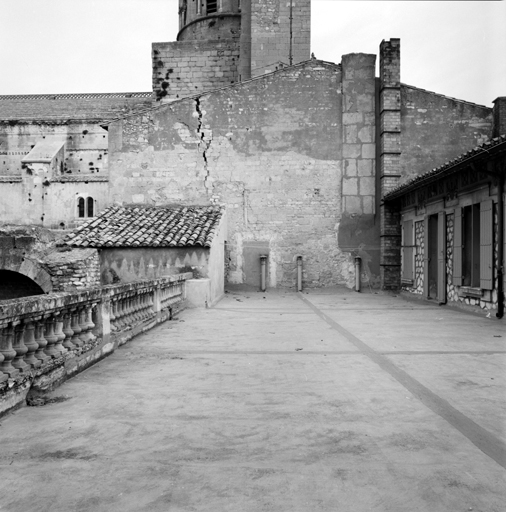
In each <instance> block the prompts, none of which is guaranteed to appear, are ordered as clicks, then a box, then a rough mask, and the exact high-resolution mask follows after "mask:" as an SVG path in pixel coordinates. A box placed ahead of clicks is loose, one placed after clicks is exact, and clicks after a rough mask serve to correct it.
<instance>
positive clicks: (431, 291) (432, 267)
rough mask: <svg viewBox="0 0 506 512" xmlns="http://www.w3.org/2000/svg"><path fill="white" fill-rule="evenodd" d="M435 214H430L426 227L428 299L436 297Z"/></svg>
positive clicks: (436, 252)
mask: <svg viewBox="0 0 506 512" xmlns="http://www.w3.org/2000/svg"><path fill="white" fill-rule="evenodd" d="M437 225H438V222H437V215H431V216H430V217H429V222H428V228H429V236H428V243H429V247H428V248H427V249H428V253H427V256H428V258H429V262H428V263H429V265H428V273H427V274H428V275H427V278H428V280H429V281H428V283H429V286H428V294H427V297H429V298H430V299H436V298H437V296H438V293H437V292H438V290H437V281H438V280H437V266H438V265H437V255H438V251H437Z"/></svg>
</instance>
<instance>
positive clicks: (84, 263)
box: [43, 249, 100, 292]
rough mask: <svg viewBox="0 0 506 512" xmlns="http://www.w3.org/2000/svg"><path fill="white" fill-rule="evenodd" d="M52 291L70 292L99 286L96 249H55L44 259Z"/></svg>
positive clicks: (98, 264) (98, 266) (98, 263)
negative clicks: (61, 250)
mask: <svg viewBox="0 0 506 512" xmlns="http://www.w3.org/2000/svg"><path fill="white" fill-rule="evenodd" d="M43 266H44V268H46V269H47V271H48V273H49V274H50V275H51V281H52V284H53V292H71V291H78V290H84V289H86V288H91V287H93V286H100V258H99V255H98V251H97V250H96V249H72V250H70V251H67V250H65V251H63V252H60V251H56V252H52V253H50V254H49V255H48V256H46V258H45V259H44V263H43Z"/></svg>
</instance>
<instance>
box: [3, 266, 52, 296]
mask: <svg viewBox="0 0 506 512" xmlns="http://www.w3.org/2000/svg"><path fill="white" fill-rule="evenodd" d="M0 281H1V283H2V287H1V288H0V300H10V299H19V298H21V297H30V296H32V295H43V294H44V290H43V289H42V288H41V287H40V286H39V285H38V284H37V283H36V282H35V281H34V280H33V279H30V278H29V277H27V276H25V275H24V274H20V273H19V272H14V271H13V270H5V269H2V270H0Z"/></svg>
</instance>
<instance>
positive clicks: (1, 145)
mask: <svg viewBox="0 0 506 512" xmlns="http://www.w3.org/2000/svg"><path fill="white" fill-rule="evenodd" d="M44 139H46V140H50V139H53V140H61V141H62V142H64V143H65V158H64V161H63V172H61V173H60V174H64V175H65V174H72V175H80V174H87V175H88V174H98V175H103V174H107V153H108V147H107V146H108V140H107V131H106V130H104V129H103V128H102V127H101V126H99V125H98V124H97V123H89V122H75V123H66V124H53V123H50V122H29V123H12V124H11V123H0V176H12V175H14V176H21V175H22V173H23V169H24V166H23V164H22V162H21V160H22V158H23V157H25V156H26V155H27V154H28V153H29V152H30V151H31V149H32V148H33V147H34V146H35V144H36V143H37V142H38V141H41V140H44Z"/></svg>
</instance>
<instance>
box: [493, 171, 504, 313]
mask: <svg viewBox="0 0 506 512" xmlns="http://www.w3.org/2000/svg"><path fill="white" fill-rule="evenodd" d="M497 231H498V236H497V242H498V245H499V247H498V248H497V259H498V262H499V268H498V269H497V313H496V314H495V316H496V317H497V318H502V317H503V316H504V268H505V266H506V263H505V261H504V174H499V183H498V186H497Z"/></svg>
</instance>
